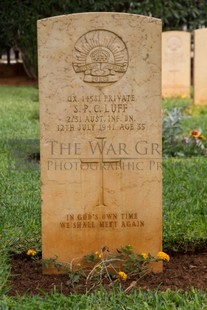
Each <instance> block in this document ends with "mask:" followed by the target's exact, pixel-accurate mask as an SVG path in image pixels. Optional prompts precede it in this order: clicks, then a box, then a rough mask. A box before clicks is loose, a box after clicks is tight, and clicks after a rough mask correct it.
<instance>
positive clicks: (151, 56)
mask: <svg viewBox="0 0 207 310" xmlns="http://www.w3.org/2000/svg"><path fill="white" fill-rule="evenodd" d="M80 23H81V25H83V26H81V27H80ZM123 25H124V27H122V26H123ZM38 42H39V43H38V44H39V47H38V52H39V90H40V121H41V181H42V253H43V259H50V258H53V257H57V262H63V263H66V264H67V263H69V262H70V261H71V260H73V259H76V258H77V257H83V256H84V255H87V254H90V253H91V252H95V251H98V250H100V248H101V247H103V246H107V247H109V248H110V250H111V251H112V252H113V251H116V249H117V248H120V247H122V246H125V245H127V244H131V245H132V246H133V247H134V250H135V251H136V252H147V253H148V252H150V253H151V254H152V255H156V253H157V252H158V251H160V250H161V247H162V242H161V241H162V212H161V210H162V191H161V189H162V187H161V186H162V170H161V158H162V147H161V139H162V137H161V134H162V131H161V106H160V92H161V87H160V86H161V76H160V68H161V55H160V54H161V51H160V46H161V44H160V43H161V23H160V21H159V20H157V19H153V18H149V17H143V16H138V15H131V14H117V13H90V14H88V13H84V14H74V15H73V14H72V15H65V16H61V17H53V18H48V19H44V20H40V21H38ZM158 269H159V270H161V265H159V268H158ZM46 272H47V271H46ZM52 272H54V273H55V272H56V270H49V271H48V273H52Z"/></svg>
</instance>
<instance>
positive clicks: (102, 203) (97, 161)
mask: <svg viewBox="0 0 207 310" xmlns="http://www.w3.org/2000/svg"><path fill="white" fill-rule="evenodd" d="M96 139H99V140H100V141H101V145H100V155H99V158H98V159H94V160H82V159H81V163H94V164H99V165H100V166H101V165H102V164H105V163H120V162H121V160H120V159H114V160H104V155H103V151H104V139H106V138H105V137H96ZM97 206H98V207H105V206H106V204H105V201H104V172H103V167H102V166H101V173H100V174H99V196H98V204H97Z"/></svg>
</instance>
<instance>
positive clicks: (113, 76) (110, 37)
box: [73, 30, 128, 87]
mask: <svg viewBox="0 0 207 310" xmlns="http://www.w3.org/2000/svg"><path fill="white" fill-rule="evenodd" d="M127 67H128V53H127V48H126V45H125V44H124V42H123V41H122V39H121V38H120V37H118V36H117V35H116V34H115V33H113V32H111V31H108V30H93V31H89V32H87V33H86V34H84V35H83V36H81V37H80V38H79V39H78V41H77V42H76V44H75V46H74V52H73V68H74V70H75V72H76V73H77V74H78V75H79V77H80V78H81V79H82V80H83V81H84V82H85V83H89V84H91V85H92V86H98V87H100V86H107V85H110V84H112V83H114V82H117V81H118V80H119V79H120V78H121V77H122V76H123V75H124V73H125V72H126V70H127Z"/></svg>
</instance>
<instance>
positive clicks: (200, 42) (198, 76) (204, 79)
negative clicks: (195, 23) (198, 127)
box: [194, 28, 207, 105]
mask: <svg viewBox="0 0 207 310" xmlns="http://www.w3.org/2000/svg"><path fill="white" fill-rule="evenodd" d="M206 59H207V28H204V29H198V30H195V31H194V104H198V105H207V61H206Z"/></svg>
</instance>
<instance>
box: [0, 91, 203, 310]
mask: <svg viewBox="0 0 207 310" xmlns="http://www.w3.org/2000/svg"><path fill="white" fill-rule="evenodd" d="M0 94H1V96H0V115H1V118H0V134H1V140H0V240H1V242H0V296H1V297H0V309H21V310H22V309H55V310H56V309H84V310H85V309H94V310H95V309H107V310H108V309H117V310H119V309H199V310H200V309H206V308H207V294H206V292H199V291H194V290H191V291H189V292H185V293H184V292H179V291H178V292H172V291H166V292H159V291H155V292H148V293H141V292H134V293H132V294H130V295H125V294H124V293H122V292H121V291H111V292H110V294H106V293H105V292H104V291H97V292H96V293H93V294H91V295H90V296H86V295H81V296H78V295H77V296H75V295H74V296H70V297H66V296H63V295H58V294H56V293H55V291H54V292H53V293H51V294H48V295H45V297H44V298H42V297H40V296H35V297H28V296H24V297H17V298H12V297H8V296H7V295H6V293H7V291H8V290H9V282H8V281H7V279H8V276H9V274H10V265H9V256H8V253H11V252H14V253H19V252H22V251H25V250H26V249H28V248H32V247H35V248H37V249H38V250H41V229H40V228H41V227H40V223H41V219H40V203H41V200H40V175H39V171H38V170H25V171H24V170H11V169H8V140H9V139H38V138H39V120H38V91H37V89H35V88H32V87H3V86H1V87H0ZM175 106H177V107H185V110H184V111H185V114H186V116H188V117H187V118H186V119H184V121H183V126H184V135H187V134H188V133H189V131H190V130H191V129H194V128H202V130H203V134H204V135H206V136H207V108H205V107H202V108H197V107H196V108H195V107H193V106H192V102H191V100H189V99H171V100H170V99H169V100H164V101H163V108H165V109H166V108H168V109H169V108H172V107H175ZM206 177H207V158H204V157H196V158H182V159H179V158H168V159H164V160H163V239H164V240H163V247H164V250H165V251H168V250H175V251H177V250H179V251H180V250H187V249H188V248H191V249H192V246H197V245H198V246H206V241H207V212H206V209H207V182H206ZM203 305H205V306H203Z"/></svg>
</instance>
